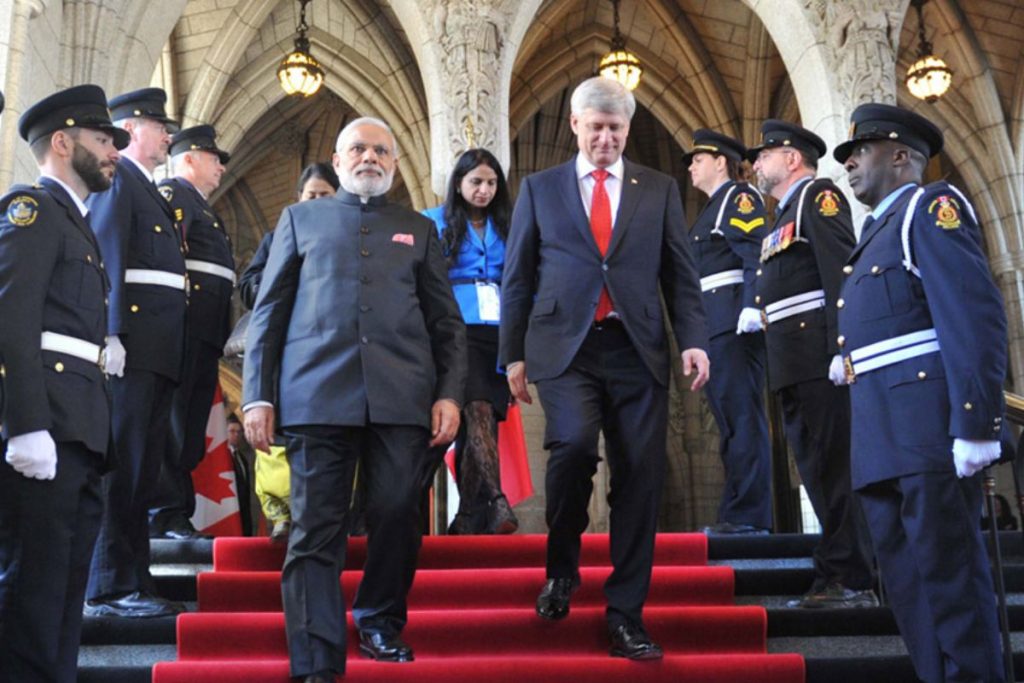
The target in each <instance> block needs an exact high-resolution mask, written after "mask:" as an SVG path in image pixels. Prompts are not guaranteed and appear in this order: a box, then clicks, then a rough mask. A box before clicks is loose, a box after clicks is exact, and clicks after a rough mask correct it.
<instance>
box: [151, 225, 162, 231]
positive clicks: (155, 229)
mask: <svg viewBox="0 0 1024 683" xmlns="http://www.w3.org/2000/svg"><path fill="white" fill-rule="evenodd" d="M163 230H164V229H163V228H161V227H160V226H159V225H154V226H153V232H163Z"/></svg>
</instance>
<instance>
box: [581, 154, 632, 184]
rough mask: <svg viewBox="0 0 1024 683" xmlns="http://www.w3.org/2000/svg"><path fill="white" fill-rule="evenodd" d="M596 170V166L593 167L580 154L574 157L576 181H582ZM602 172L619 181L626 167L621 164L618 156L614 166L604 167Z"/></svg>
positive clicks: (620, 157) (620, 158)
mask: <svg viewBox="0 0 1024 683" xmlns="http://www.w3.org/2000/svg"><path fill="white" fill-rule="evenodd" d="M596 170H597V166H594V165H593V164H592V163H590V161H589V160H587V158H586V157H585V156H583V155H582V154H577V155H576V178H577V179H579V180H583V179H584V178H586V177H587V176H589V175H590V174H591V173H593V172H594V171H596ZM604 170H606V171H608V174H609V175H611V176H612V177H613V178H618V179H619V180H622V176H623V174H624V173H625V172H626V165H625V164H623V163H622V156H621V155H620V156H619V158H618V159H616V161H615V163H614V164H612V165H611V166H607V167H605V169H604Z"/></svg>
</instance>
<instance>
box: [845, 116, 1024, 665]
mask: <svg viewBox="0 0 1024 683" xmlns="http://www.w3.org/2000/svg"><path fill="white" fill-rule="evenodd" d="M852 123H853V127H852V128H851V135H850V138H851V139H850V140H849V141H847V142H844V143H843V144H841V145H839V146H838V147H837V148H836V149H835V152H834V155H835V158H836V160H837V161H839V162H840V163H842V164H844V166H845V167H846V170H847V172H848V173H849V176H850V186H851V187H852V188H853V191H854V193H855V195H856V197H857V199H858V200H859V201H861V202H863V203H864V204H866V205H867V206H869V207H871V213H870V214H869V215H868V219H867V221H866V223H865V227H864V231H863V232H862V233H861V237H860V242H859V243H858V244H857V248H856V249H854V251H853V254H851V256H850V259H849V262H848V264H847V265H846V267H845V269H844V272H845V274H846V279H845V283H844V284H843V289H842V297H843V301H844V302H845V305H844V306H843V308H842V309H841V310H840V311H839V332H840V335H841V336H840V338H841V339H844V342H845V343H844V345H843V353H844V356H845V358H846V370H847V373H846V374H845V375H844V374H838V373H837V374H836V376H835V377H834V380H835V381H837V382H840V383H850V395H851V399H852V407H853V447H852V449H853V453H852V457H853V465H852V466H853V486H854V488H856V489H857V490H858V493H859V495H860V499H861V501H862V502H863V506H864V513H865V515H866V517H867V520H868V524H869V528H870V530H871V536H872V538H873V540H874V543H875V551H876V553H877V554H878V563H879V566H880V568H881V574H882V580H883V581H884V582H885V587H886V594H887V595H888V596H889V601H890V604H891V606H892V610H893V614H894V615H895V617H896V623H897V624H899V628H900V633H901V634H902V635H903V639H904V641H906V644H907V649H908V650H909V651H910V657H911V660H912V661H913V663H914V669H915V671H916V673H917V676H918V677H919V678H920V679H921V680H923V681H926V682H927V683H941V682H942V681H985V682H992V681H1002V680H1003V671H1002V668H1001V666H1000V664H1001V662H1002V658H1001V656H1000V655H1001V648H1000V643H999V628H998V624H997V618H996V609H995V599H994V592H993V588H992V578H991V571H990V568H989V562H988V554H987V553H986V551H985V543H984V541H983V540H982V538H981V532H980V530H979V518H980V516H981V508H982V505H981V499H982V494H981V482H980V481H979V477H978V476H976V473H977V472H979V471H980V470H981V469H982V468H984V467H985V466H987V465H989V464H990V463H992V462H993V461H994V460H996V459H997V458H998V457H999V453H1000V446H999V438H1000V433H1001V431H1002V421H1003V418H1002V415H1003V407H1004V406H1003V391H1002V385H1003V379H1004V377H1005V373H1006V346H1007V329H1006V328H1007V322H1006V313H1005V311H1004V309H1003V301H1002V297H1001V296H1000V295H999V289H998V288H997V287H996V284H995V282H994V281H993V280H992V275H991V273H990V271H989V266H988V261H987V260H986V258H985V255H984V253H983V252H982V250H981V231H980V229H979V226H978V222H977V217H976V216H975V214H974V209H973V208H972V207H971V205H970V203H968V201H967V199H966V198H965V197H964V195H963V194H962V193H961V192H960V190H958V189H957V188H955V187H953V186H952V185H950V184H949V183H946V182H937V183H932V184H931V185H928V186H925V187H921V180H922V177H923V174H924V169H925V167H926V166H927V164H928V159H929V158H930V157H932V156H935V155H936V154H938V153H939V151H940V150H941V149H942V142H943V140H942V132H941V131H940V130H939V129H938V128H937V127H936V126H935V125H933V124H932V123H931V122H930V121H928V120H927V119H925V118H923V117H921V116H919V115H917V114H915V113H913V112H911V111H908V110H906V109H901V108H898V107H893V106H891V105H885V104H873V103H872V104H864V105H861V106H860V107H858V108H857V109H856V110H855V111H854V112H853V117H852Z"/></svg>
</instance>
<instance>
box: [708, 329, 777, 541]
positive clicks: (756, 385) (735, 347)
mask: <svg viewBox="0 0 1024 683" xmlns="http://www.w3.org/2000/svg"><path fill="white" fill-rule="evenodd" d="M710 357H711V367H713V368H714V371H713V372H712V373H711V378H710V380H708V384H707V397H708V404H709V405H710V406H711V412H712V414H713V415H714V416H715V422H717V423H718V431H719V433H720V434H721V439H720V441H719V446H718V452H719V455H720V456H721V458H722V465H723V467H724V468H725V486H724V487H723V490H722V501H721V503H720V504H719V506H718V521H719V522H731V523H733V524H749V525H751V526H756V527H760V528H762V529H770V528H771V526H772V476H771V467H772V452H771V444H770V442H769V439H768V419H767V418H766V417H765V410H764V382H765V350H764V335H763V334H739V335H737V334H734V333H733V332H727V333H725V334H720V335H718V336H717V337H714V338H713V339H712V340H711V353H710Z"/></svg>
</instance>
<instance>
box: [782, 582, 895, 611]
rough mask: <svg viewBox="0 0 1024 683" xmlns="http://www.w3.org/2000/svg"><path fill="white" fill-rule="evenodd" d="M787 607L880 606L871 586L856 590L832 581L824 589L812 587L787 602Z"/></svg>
mask: <svg viewBox="0 0 1024 683" xmlns="http://www.w3.org/2000/svg"><path fill="white" fill-rule="evenodd" d="M786 607H799V608H802V609H822V608H831V609H851V608H858V607H878V596H877V595H875V591H873V590H871V589H870V588H867V589H865V590H854V589H852V588H847V587H846V586H844V585H843V584H841V583H830V584H828V585H827V586H825V588H824V589H822V590H814V589H813V588H812V589H811V590H810V591H808V592H807V593H806V594H804V595H802V596H800V597H799V598H793V599H792V600H790V601H788V602H787V603H786Z"/></svg>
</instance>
